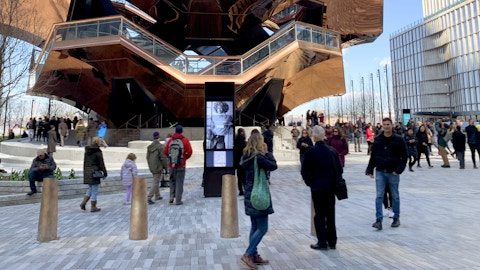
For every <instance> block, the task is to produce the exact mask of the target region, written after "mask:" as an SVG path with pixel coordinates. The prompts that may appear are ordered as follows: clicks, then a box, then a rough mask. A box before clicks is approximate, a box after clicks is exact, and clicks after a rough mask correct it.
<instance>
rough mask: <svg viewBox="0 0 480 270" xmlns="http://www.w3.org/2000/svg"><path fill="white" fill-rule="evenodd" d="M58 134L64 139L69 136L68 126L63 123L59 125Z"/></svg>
mask: <svg viewBox="0 0 480 270" xmlns="http://www.w3.org/2000/svg"><path fill="white" fill-rule="evenodd" d="M58 134H60V136H63V137H65V136H68V126H67V124H66V123H65V122H63V121H61V122H60V123H59V124H58Z"/></svg>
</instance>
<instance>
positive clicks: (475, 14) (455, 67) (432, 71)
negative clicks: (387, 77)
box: [390, 0, 480, 120]
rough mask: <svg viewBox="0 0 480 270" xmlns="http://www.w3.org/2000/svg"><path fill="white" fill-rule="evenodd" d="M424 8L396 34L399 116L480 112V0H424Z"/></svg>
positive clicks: (465, 115) (473, 114)
mask: <svg viewBox="0 0 480 270" xmlns="http://www.w3.org/2000/svg"><path fill="white" fill-rule="evenodd" d="M423 9H424V12H423V13H424V19H423V20H421V21H419V22H417V23H414V24H412V25H410V26H408V27H406V28H404V29H402V30H399V31H397V32H396V33H394V34H392V35H391V37H390V49H391V58H392V85H393V91H394V94H395V102H396V104H395V105H396V106H395V108H396V112H395V115H397V116H400V115H402V113H404V112H407V111H408V110H410V113H411V118H412V119H413V120H423V119H425V118H430V117H445V118H449V117H450V116H452V115H453V116H463V117H462V118H464V119H468V118H471V117H472V118H477V117H480V52H479V40H480V33H479V31H480V30H479V29H480V18H479V14H480V13H479V12H480V0H470V1H468V0H461V1H459V0H456V1H455V0H444V1H437V0H424V1H423ZM402 110H403V111H402Z"/></svg>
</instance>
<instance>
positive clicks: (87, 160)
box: [83, 145, 107, 185]
mask: <svg viewBox="0 0 480 270" xmlns="http://www.w3.org/2000/svg"><path fill="white" fill-rule="evenodd" d="M93 171H102V172H103V175H104V176H105V177H107V169H106V168H105V163H104V162H103V154H102V150H100V147H99V146H97V145H90V146H86V147H85V155H84V158H83V183H84V184H93V185H95V184H100V179H94V178H93Z"/></svg>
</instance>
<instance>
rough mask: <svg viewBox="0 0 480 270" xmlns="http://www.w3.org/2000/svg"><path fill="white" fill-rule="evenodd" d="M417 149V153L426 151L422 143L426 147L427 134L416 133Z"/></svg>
mask: <svg viewBox="0 0 480 270" xmlns="http://www.w3.org/2000/svg"><path fill="white" fill-rule="evenodd" d="M415 137H417V149H418V152H420V153H425V150H426V149H427V146H426V145H423V143H426V144H427V145H428V135H427V132H420V131H419V132H417V135H416V136H415Z"/></svg>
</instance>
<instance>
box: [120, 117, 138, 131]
mask: <svg viewBox="0 0 480 270" xmlns="http://www.w3.org/2000/svg"><path fill="white" fill-rule="evenodd" d="M139 116H140V115H138V114H137V115H134V116H133V117H132V118H130V119H128V120H127V121H126V122H125V123H123V124H121V125H120V126H119V127H118V129H121V128H123V127H125V128H128V125H131V126H132V127H135V128H139V126H135V125H132V124H130V122H131V121H132V120H133V119H135V118H138V117H139Z"/></svg>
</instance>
